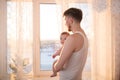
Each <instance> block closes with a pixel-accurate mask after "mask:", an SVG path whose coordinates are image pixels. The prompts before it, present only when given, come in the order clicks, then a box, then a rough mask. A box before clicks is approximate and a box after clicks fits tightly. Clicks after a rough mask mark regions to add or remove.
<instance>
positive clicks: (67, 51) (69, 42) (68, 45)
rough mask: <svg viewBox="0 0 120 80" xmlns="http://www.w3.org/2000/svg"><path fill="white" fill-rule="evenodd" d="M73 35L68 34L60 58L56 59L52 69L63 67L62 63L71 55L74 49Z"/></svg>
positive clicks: (58, 69)
mask: <svg viewBox="0 0 120 80" xmlns="http://www.w3.org/2000/svg"><path fill="white" fill-rule="evenodd" d="M74 43H75V42H74V36H69V37H68V38H67V39H66V41H65V43H64V46H63V48H62V50H61V53H60V58H59V59H58V60H57V62H56V63H55V65H54V69H55V71H56V72H58V71H60V70H61V69H62V68H63V65H64V64H65V63H66V61H67V60H69V58H70V57H71V55H72V53H73V51H74V50H75V45H74Z"/></svg>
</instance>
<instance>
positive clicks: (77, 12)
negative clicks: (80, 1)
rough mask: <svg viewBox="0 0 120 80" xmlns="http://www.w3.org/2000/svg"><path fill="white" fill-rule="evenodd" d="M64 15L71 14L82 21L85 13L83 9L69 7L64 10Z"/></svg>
mask: <svg viewBox="0 0 120 80" xmlns="http://www.w3.org/2000/svg"><path fill="white" fill-rule="evenodd" d="M63 16H70V17H72V18H74V19H75V20H76V21H78V22H81V20H82V16H83V13H82V10H81V9H78V8H69V9H67V10H66V11H65V12H64V14H63Z"/></svg>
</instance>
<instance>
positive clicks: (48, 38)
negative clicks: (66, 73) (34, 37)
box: [40, 4, 62, 70]
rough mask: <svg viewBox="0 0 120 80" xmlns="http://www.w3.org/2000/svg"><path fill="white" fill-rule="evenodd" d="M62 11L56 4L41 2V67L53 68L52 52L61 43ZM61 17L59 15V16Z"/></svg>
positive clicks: (45, 68)
mask: <svg viewBox="0 0 120 80" xmlns="http://www.w3.org/2000/svg"><path fill="white" fill-rule="evenodd" d="M60 14H61V11H60V6H58V5H56V4H40V69H41V70H51V68H52V63H53V61H54V59H53V58H52V54H53V53H54V52H55V51H56V49H57V48H58V47H59V46H60V45H59V35H60V32H61V28H62V27H61V25H62V24H61V20H62V19H61V16H60ZM58 15H59V16H60V17H59V16H58Z"/></svg>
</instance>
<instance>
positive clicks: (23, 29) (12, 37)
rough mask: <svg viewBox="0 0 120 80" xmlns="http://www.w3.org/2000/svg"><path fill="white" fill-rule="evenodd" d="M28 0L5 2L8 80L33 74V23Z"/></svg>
mask: <svg viewBox="0 0 120 80" xmlns="http://www.w3.org/2000/svg"><path fill="white" fill-rule="evenodd" d="M32 13H33V12H32V2H31V1H30V0H13V1H10V0H8V1H7V50H8V52H7V62H8V63H7V64H8V66H7V71H8V73H10V74H11V75H10V80H14V79H15V76H16V78H17V80H24V79H25V80H27V79H26V78H27V77H24V78H23V75H24V74H25V73H27V74H28V75H29V74H30V75H32V73H33V65H32V61H33V49H32V48H33V47H32V46H33V21H32V18H33V17H32Z"/></svg>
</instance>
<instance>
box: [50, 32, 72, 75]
mask: <svg viewBox="0 0 120 80" xmlns="http://www.w3.org/2000/svg"><path fill="white" fill-rule="evenodd" d="M69 35H70V34H69V33H68V32H62V33H61V35H60V43H61V44H62V46H61V48H60V49H59V50H57V51H56V53H54V54H53V56H52V57H53V58H56V57H59V55H60V52H61V50H62V47H63V44H64V42H65V40H66V39H67V37H68V36H69ZM56 61H57V60H55V61H54V63H53V66H54V64H55V63H56ZM55 76H57V72H55V71H54V68H53V74H52V75H51V76H50V77H55Z"/></svg>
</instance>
